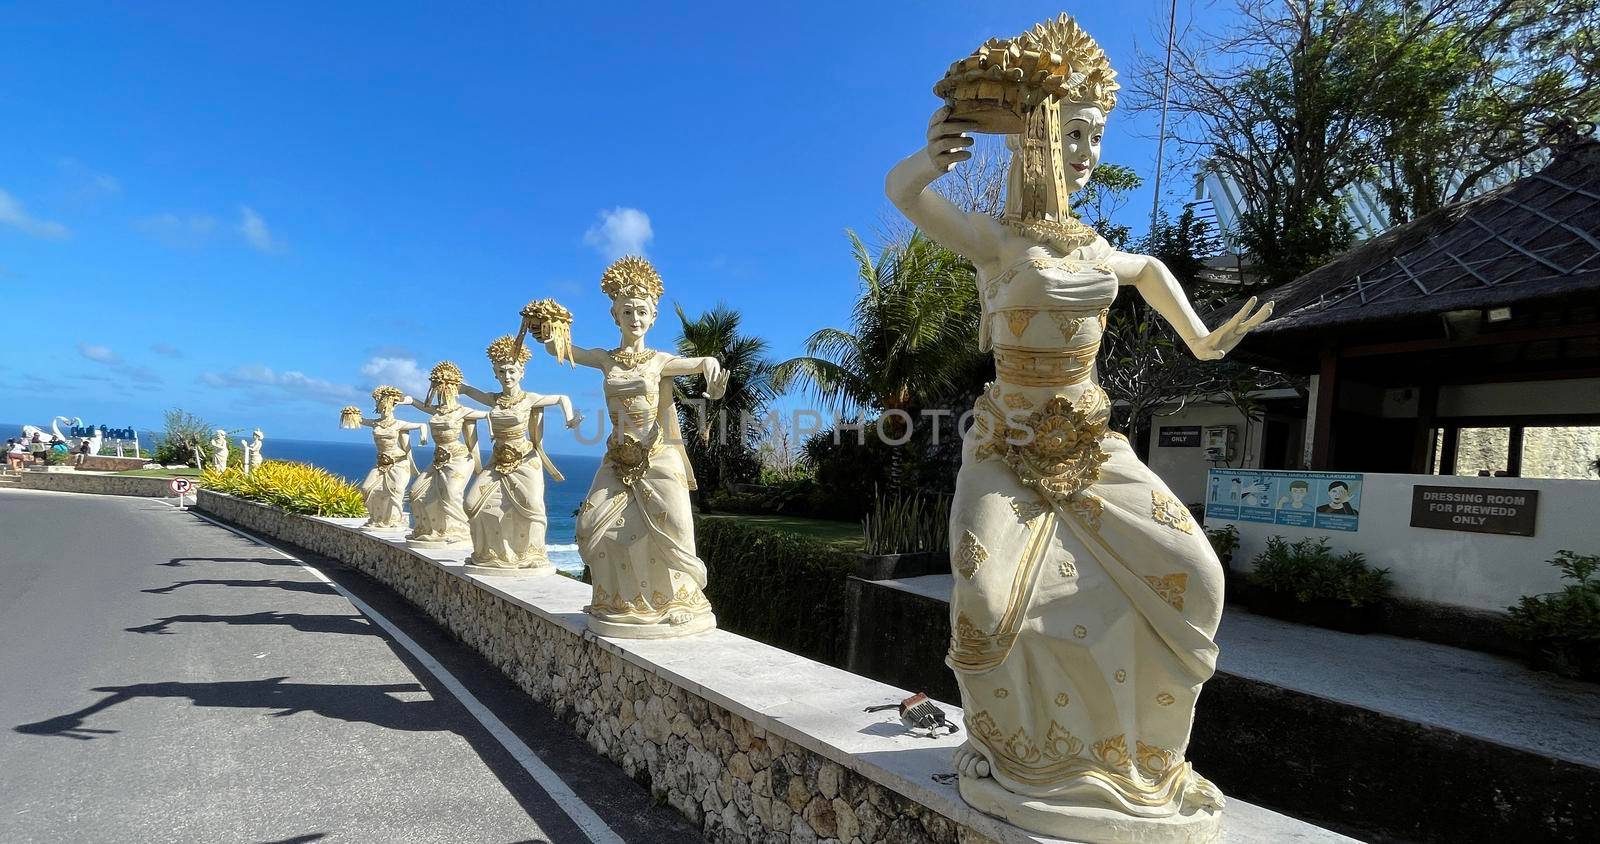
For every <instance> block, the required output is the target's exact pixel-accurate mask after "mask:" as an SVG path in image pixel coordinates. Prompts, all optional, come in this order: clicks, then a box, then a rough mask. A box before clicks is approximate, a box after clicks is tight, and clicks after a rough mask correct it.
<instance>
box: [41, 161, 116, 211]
mask: <svg viewBox="0 0 1600 844" xmlns="http://www.w3.org/2000/svg"><path fill="white" fill-rule="evenodd" d="M56 163H57V164H58V165H60V167H61V172H62V174H63V175H64V176H66V178H67V181H69V182H71V183H72V187H71V188H70V189H69V190H68V195H69V196H71V197H72V198H73V199H75V200H78V201H89V200H96V199H102V198H105V197H111V196H116V195H117V194H119V193H122V182H120V181H118V180H117V177H115V176H110V175H107V174H105V173H100V172H97V171H95V170H92V169H90V168H89V167H88V166H86V165H85V164H84V163H83V162H81V161H79V160H78V159H76V158H63V159H61V160H59V161H57V162H56Z"/></svg>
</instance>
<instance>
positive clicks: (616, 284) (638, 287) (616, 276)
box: [600, 255, 666, 302]
mask: <svg viewBox="0 0 1600 844" xmlns="http://www.w3.org/2000/svg"><path fill="white" fill-rule="evenodd" d="M600 289H601V290H602V291H604V293H605V294H606V295H607V296H609V297H611V300H612V301H613V302H614V301H616V300H618V299H649V300H650V301H652V302H654V301H656V300H658V299H660V298H661V294H662V293H664V292H666V288H665V287H663V286H662V284H661V274H660V273H658V272H656V268H655V267H653V266H651V265H650V262H649V261H646V260H645V259H644V258H642V257H640V256H638V255H625V256H623V257H621V258H618V259H617V260H616V261H614V262H612V264H611V266H609V267H606V271H605V272H604V273H603V274H601V276H600Z"/></svg>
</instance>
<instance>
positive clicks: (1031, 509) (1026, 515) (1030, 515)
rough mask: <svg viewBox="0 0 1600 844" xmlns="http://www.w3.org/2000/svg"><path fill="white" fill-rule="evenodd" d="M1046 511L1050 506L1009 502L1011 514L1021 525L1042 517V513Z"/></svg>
mask: <svg viewBox="0 0 1600 844" xmlns="http://www.w3.org/2000/svg"><path fill="white" fill-rule="evenodd" d="M1048 509H1050V505H1048V504H1044V503H1042V502H1039V501H1018V500H1016V499H1012V501H1011V512H1013V513H1016V514H1017V518H1019V519H1021V520H1022V523H1023V524H1027V523H1028V522H1031V521H1033V520H1034V519H1037V518H1039V517H1040V516H1043V515H1044V511H1046V510H1048Z"/></svg>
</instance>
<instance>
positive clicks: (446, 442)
mask: <svg viewBox="0 0 1600 844" xmlns="http://www.w3.org/2000/svg"><path fill="white" fill-rule="evenodd" d="M461 382H462V377H461V369H460V368H458V367H457V366H456V365H455V364H453V363H451V362H450V361H447V360H446V361H440V362H439V364H438V365H437V366H435V367H434V368H433V372H431V373H430V374H429V376H428V396H427V398H426V399H425V400H423V401H417V400H416V399H414V398H412V397H411V396H406V397H405V398H404V399H401V400H400V403H401V404H409V405H411V406H412V407H415V408H416V409H418V410H420V411H422V412H423V413H426V414H428V416H429V417H431V418H430V419H429V420H428V428H429V429H430V430H431V431H433V442H434V446H433V464H432V465H430V466H429V467H428V468H427V469H426V470H425V471H423V473H422V476H421V477H419V478H417V480H416V482H415V483H413V484H412V485H411V519H412V530H411V535H410V536H407V537H406V542H407V543H408V544H411V545H416V546H419V547H423V548H443V547H447V546H451V545H459V544H462V543H466V542H470V541H471V540H472V532H471V530H470V529H469V528H468V526H467V510H466V505H465V504H463V499H464V497H465V495H466V489H467V481H469V480H471V479H472V477H473V475H475V474H477V473H478V472H479V471H480V470H482V468H483V458H482V456H481V455H480V454H479V452H478V420H479V419H487V418H489V414H488V412H486V411H482V410H473V409H471V408H469V407H467V406H465V405H463V404H461V403H460V401H459V400H458V398H459V396H460V395H461Z"/></svg>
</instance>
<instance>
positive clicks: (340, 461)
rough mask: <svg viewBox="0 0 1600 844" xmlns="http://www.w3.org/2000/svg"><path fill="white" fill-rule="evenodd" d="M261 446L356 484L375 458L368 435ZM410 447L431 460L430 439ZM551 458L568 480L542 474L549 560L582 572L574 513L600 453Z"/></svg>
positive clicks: (270, 441) (421, 460)
mask: <svg viewBox="0 0 1600 844" xmlns="http://www.w3.org/2000/svg"><path fill="white" fill-rule="evenodd" d="M352 433H354V432H352ZM262 452H263V453H264V454H265V456H266V458H267V459H268V460H294V461H297V462H300V463H310V464H311V465H313V466H320V467H322V468H324V469H327V470H328V471H330V472H332V473H334V474H335V475H339V476H341V477H343V478H345V479H346V480H348V481H350V482H351V483H357V484H359V483H361V481H362V480H364V479H365V478H366V476H367V472H369V471H371V469H372V466H373V463H374V460H375V452H374V451H373V448H372V441H371V440H370V439H368V440H363V441H360V442H347V443H345V442H328V441H325V440H290V439H283V438H281V437H280V438H276V439H274V438H271V437H268V438H267V442H266V444H265V446H263V448H262ZM412 452H413V454H414V456H415V457H416V461H417V467H418V468H419V469H421V468H425V467H427V466H428V464H430V463H432V462H433V446H431V445H425V446H424V445H413V446H412ZM483 455H484V460H485V462H487V461H488V458H489V451H488V449H485V450H484V452H483ZM550 460H551V462H553V463H555V464H556V468H557V469H560V470H561V474H562V475H564V476H566V480H565V481H561V482H556V481H553V480H551V479H550V477H549V476H548V475H547V476H545V479H544V480H545V483H544V509H545V513H547V514H548V516H549V519H550V525H549V527H548V528H547V529H546V531H545V550H547V551H548V552H549V554H550V562H552V563H554V564H555V566H556V568H558V569H561V570H562V571H565V572H571V573H573V574H579V573H581V572H582V571H583V560H581V559H579V557H578V545H577V517H576V515H575V513H576V512H577V510H578V505H580V504H582V503H583V498H584V496H585V495H587V494H588V492H589V483H590V481H592V480H594V475H595V472H597V471H599V469H600V458H599V457H586V456H580V455H576V454H552V455H550Z"/></svg>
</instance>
